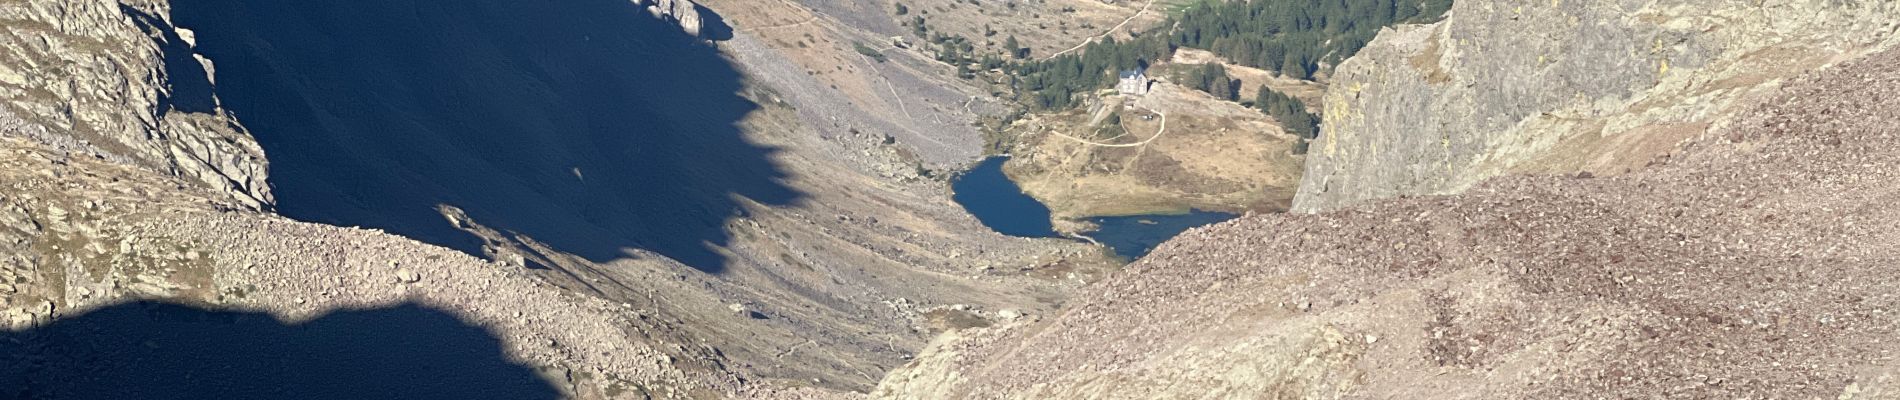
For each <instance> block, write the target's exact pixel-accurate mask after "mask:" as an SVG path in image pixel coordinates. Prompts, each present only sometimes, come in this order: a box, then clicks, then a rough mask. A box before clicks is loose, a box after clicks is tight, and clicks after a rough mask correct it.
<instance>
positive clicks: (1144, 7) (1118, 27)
mask: <svg viewBox="0 0 1900 400" xmlns="http://www.w3.org/2000/svg"><path fill="white" fill-rule="evenodd" d="M1154 5H1155V0H1148V4H1144V5H1142V6H1141V10H1139V11H1135V14H1134V15H1130V16H1128V18H1127V19H1123V20H1122V23H1119V24H1115V27H1112V28H1108V30H1105V31H1102V34H1101V35H1096V36H1092V37H1089V38H1088V39H1083V40H1082V43H1080V44H1076V45H1075V47H1070V48H1069V49H1068V50H1063V51H1058V52H1056V53H1055V54H1050V55H1049V56H1048V57H1043V58H1042V59H1043V60H1048V59H1051V58H1056V57H1060V56H1062V55H1063V54H1068V53H1069V52H1071V51H1076V50H1081V49H1082V47H1083V46H1088V45H1089V43H1095V41H1097V40H1102V38H1105V37H1108V35H1113V34H1115V31H1118V30H1121V29H1122V27H1124V26H1128V23H1129V22H1134V21H1135V18H1137V17H1140V16H1141V15H1142V14H1147V13H1148V8H1150V7H1154Z"/></svg>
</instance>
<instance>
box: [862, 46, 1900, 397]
mask: <svg viewBox="0 0 1900 400" xmlns="http://www.w3.org/2000/svg"><path fill="white" fill-rule="evenodd" d="M1738 110H1741V111H1742V114H1739V115H1738V116H1737V117H1736V118H1734V119H1733V120H1732V123H1731V124H1729V125H1728V126H1726V127H1722V128H1717V129H1716V130H1715V131H1714V132H1712V133H1714V134H1712V135H1703V136H1699V137H1697V138H1694V139H1691V140H1690V141H1689V142H1686V143H1685V144H1684V145H1683V147H1684V150H1682V151H1681V153H1680V154H1678V155H1677V156H1674V157H1671V158H1670V159H1669V160H1668V161H1666V162H1663V163H1661V164H1660V165H1657V166H1654V167H1651V168H1647V169H1644V170H1641V171H1636V172H1633V173H1630V174H1625V175H1621V176H1615V177H1607V178H1586V177H1579V176H1512V177H1503V178H1496V179H1493V180H1490V181H1487V182H1486V183H1484V184H1481V185H1479V186H1476V187H1474V188H1473V189H1471V190H1469V191H1467V192H1465V193H1463V194H1459V195H1451V196H1434V197H1415V198H1408V199H1399V200H1392V201H1387V202H1381V203H1377V204H1365V205H1360V206H1354V207H1351V208H1349V209H1346V210H1341V211H1336V212H1328V213H1322V214H1262V215H1254V216H1250V217H1245V218H1242V219H1239V220H1236V221H1233V222H1229V223H1225V224H1221V225H1216V226H1213V227H1210V228H1205V229H1201V230H1197V231H1191V232H1189V233H1187V234H1183V235H1182V236H1180V237H1177V238H1176V239H1175V240H1173V241H1170V242H1168V243H1167V244H1164V245H1162V246H1161V247H1160V248H1159V249H1157V250H1156V251H1155V252H1154V253H1152V254H1151V255H1149V256H1148V257H1146V258H1144V259H1142V260H1140V261H1137V262H1136V263H1134V264H1131V265H1130V266H1128V267H1127V268H1126V269H1124V270H1122V271H1119V272H1117V273H1115V274H1113V275H1112V276H1110V277H1109V278H1107V279H1106V280H1104V281H1102V282H1100V283H1099V284H1097V285H1095V286H1093V287H1091V288H1090V289H1089V290H1088V291H1087V293H1085V294H1082V295H1080V296H1077V298H1076V299H1074V300H1073V301H1072V302H1070V303H1069V305H1068V307H1066V308H1065V310H1064V312H1062V313H1060V314H1057V315H1054V316H1052V317H1050V318H1049V319H1048V320H1045V321H1041V322H1033V323H1019V324H1011V325H1005V326H1001V327H996V328H984V329H978V330H972V331H966V332H959V333H958V334H957V335H958V336H960V337H962V338H964V339H963V340H946V341H941V342H938V343H937V344H936V345H934V346H933V347H932V348H931V350H928V351H926V352H924V353H923V354H920V355H919V356H918V357H917V359H918V361H917V362H915V363H913V364H911V365H910V366H907V367H906V368H905V369H901V370H898V371H894V372H893V373H891V374H890V375H889V376H888V377H887V378H886V380H885V381H884V382H883V385H881V386H880V387H879V389H878V391H877V392H875V393H874V394H873V396H874V397H877V398H893V399H950V398H971V399H1003V398H1020V399H1044V398H1090V399H1150V398H1275V399H1280V398H1303V399H1333V398H1373V399H1384V398H1412V399H1432V398H1447V399H1453V398H1456V399H1469V398H1486V399H1517V398H1537V399H1552V398H1840V399H1862V398H1891V396H1893V395H1894V393H1896V390H1900V387H1896V384H1900V380H1897V379H1896V378H1897V377H1900V359H1897V358H1896V354H1900V343H1896V342H1894V341H1893V340H1892V338H1894V337H1895V336H1896V335H1900V319H1896V318H1894V315H1893V313H1894V312H1895V309H1896V307H1900V295H1896V293H1895V292H1894V291H1893V290H1892V287H1893V286H1894V285H1895V284H1897V283H1900V278H1896V276H1900V274H1896V273H1895V272H1896V271H1895V266H1896V265H1900V253H1897V252H1896V251H1895V250H1896V249H1895V242H1894V240H1893V238H1895V237H1900V205H1897V204H1900V203H1896V202H1895V199H1900V189H1897V188H1900V169H1896V168H1894V166H1895V165H1900V135H1896V134H1895V127H1900V50H1896V51H1888V52H1885V53H1881V54H1878V55H1875V56H1872V57H1869V58H1866V59H1863V60H1859V61H1851V62H1847V63H1844V64H1840V65H1839V66H1836V67H1831V68H1830V69H1828V70H1825V71H1823V72H1822V73H1819V74H1816V75H1814V76H1812V77H1807V78H1801V79H1800V80H1797V81H1793V82H1792V83H1788V84H1786V86H1784V87H1783V88H1782V89H1780V90H1779V91H1778V93H1777V94H1775V95H1773V96H1772V97H1770V98H1767V99H1766V100H1765V102H1761V103H1759V104H1757V105H1753V106H1747V107H1738Z"/></svg>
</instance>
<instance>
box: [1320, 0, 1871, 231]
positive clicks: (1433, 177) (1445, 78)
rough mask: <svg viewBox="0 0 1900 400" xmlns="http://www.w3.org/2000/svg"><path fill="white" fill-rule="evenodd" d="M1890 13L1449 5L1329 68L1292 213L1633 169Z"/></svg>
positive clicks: (1867, 41)
mask: <svg viewBox="0 0 1900 400" xmlns="http://www.w3.org/2000/svg"><path fill="white" fill-rule="evenodd" d="M1896 21H1900V5H1896V3H1894V2H1890V1H1768V2H1761V1H1741V0H1723V1H1689V0H1664V1H1651V2H1629V1H1624V2H1607V3H1606V2H1600V1H1574V0H1561V1H1554V2H1536V1H1507V2H1484V1H1470V2H1459V3H1458V4H1457V6H1455V7H1454V9H1453V10H1452V12H1451V13H1450V14H1449V16H1448V18H1447V19H1446V20H1445V21H1443V22H1439V23H1436V24H1432V25H1425V26H1406V27H1400V28H1396V29H1393V30H1389V31H1387V32H1384V33H1382V34H1381V35H1380V36H1379V38H1378V39H1377V40H1375V41H1374V42H1373V43H1372V44H1371V45H1369V46H1367V47H1366V49H1365V50H1364V51H1362V52H1360V53H1359V54H1358V55H1357V56H1355V57H1353V58H1352V59H1350V60H1348V61H1346V62H1345V63H1342V64H1341V65H1340V66H1339V68H1338V70H1337V73H1336V74H1335V75H1334V83H1333V85H1332V86H1331V88H1330V89H1329V91H1328V93H1327V95H1326V98H1325V104H1326V110H1327V112H1326V115H1325V122H1324V123H1325V128H1324V131H1325V133H1324V134H1323V136H1322V137H1321V138H1320V139H1319V140H1318V141H1317V142H1315V143H1314V144H1313V146H1312V152H1311V154H1310V155H1309V156H1308V159H1307V164H1306V175H1305V177H1304V181H1303V182H1302V183H1301V186H1300V191H1299V194H1298V195H1297V197H1296V199H1295V201H1294V209H1295V210H1296V211H1319V210H1328V209H1335V208H1340V207H1342V206H1345V205H1350V204H1354V203H1358V202H1362V201H1366V200H1372V199H1380V198H1389V197H1395V196H1403V195H1414V194H1440V193H1454V192H1458V191H1462V190H1464V189H1465V188H1468V187H1471V186H1472V185H1473V184H1476V183H1477V182H1479V181H1481V180H1483V179H1485V178H1489V177H1494V176H1499V175H1503V174H1508V173H1543V172H1548V173H1577V172H1581V171H1587V172H1590V173H1592V174H1594V175H1609V174H1616V173H1622V172H1625V171H1628V170H1632V169H1636V168H1641V167H1642V166H1644V165H1646V164H1648V163H1649V162H1650V161H1651V160H1652V159H1654V158H1656V157H1658V156H1662V155H1664V154H1666V153H1668V152H1669V151H1671V150H1672V149H1674V147H1675V145H1676V144H1677V143H1679V142H1681V141H1683V140H1684V139H1685V138H1689V137H1694V136H1696V135H1700V134H1703V133H1704V132H1707V131H1708V130H1709V129H1710V128H1711V127H1712V126H1720V125H1723V124H1724V122H1725V121H1727V117H1728V116H1732V115H1734V114H1736V108H1735V107H1736V105H1737V104H1742V103H1744V102H1745V100H1746V99H1749V98H1751V97H1754V96H1757V95H1759V94H1761V93H1764V92H1766V91H1769V90H1771V89H1772V88H1774V87H1776V86H1778V85H1780V84H1781V82H1782V81H1783V79H1784V78H1786V77H1790V76H1794V75H1795V74H1798V73H1801V72H1805V71H1810V70H1813V69H1816V68H1819V67H1822V66H1824V65H1829V64H1831V63H1834V62H1837V61H1840V60H1842V59H1846V58H1851V57H1854V56H1857V55H1861V54H1865V53H1866V51H1868V50H1869V49H1874V48H1879V47H1882V46H1884V45H1887V44H1890V43H1892V42H1893V38H1894V31H1895V29H1896V27H1900V25H1896Z"/></svg>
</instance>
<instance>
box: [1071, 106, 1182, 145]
mask: <svg viewBox="0 0 1900 400" xmlns="http://www.w3.org/2000/svg"><path fill="white" fill-rule="evenodd" d="M1141 109H1143V110H1147V111H1148V112H1151V113H1155V115H1160V116H1161V127H1160V128H1156V129H1155V135H1154V136H1149V137H1148V139H1146V140H1142V141H1140V142H1135V143H1120V144H1109V143H1100V142H1095V141H1091V140H1088V139H1083V138H1079V137H1074V136H1069V135H1066V134H1063V133H1062V132H1057V131H1054V130H1050V131H1049V133H1052V134H1055V135H1056V136H1061V137H1062V138H1064V139H1069V140H1073V141H1076V142H1077V143H1081V144H1086V145H1090V146H1099V147H1141V146H1146V145H1148V143H1149V142H1153V141H1155V139H1160V138H1161V134H1163V133H1168V114H1167V113H1164V112H1160V111H1156V110H1154V109H1151V108H1147V107H1142V108H1141ZM1116 137H1121V136H1116ZM1111 139H1113V138H1111Z"/></svg>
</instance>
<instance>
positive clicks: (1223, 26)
mask: <svg viewBox="0 0 1900 400" xmlns="http://www.w3.org/2000/svg"><path fill="white" fill-rule="evenodd" d="M1168 4H1169V5H1168V6H1167V7H1166V9H1167V10H1168V12H1169V17H1168V19H1167V20H1166V21H1163V22H1162V23H1161V25H1160V26H1162V27H1164V28H1161V29H1160V30H1157V31H1150V32H1142V33H1138V34H1136V35H1135V37H1134V38H1133V39H1130V40H1127V41H1119V42H1118V41H1115V40H1113V39H1112V38H1110V39H1107V40H1103V41H1101V42H1097V43H1093V44H1090V45H1087V46H1084V47H1083V49H1082V51H1081V53H1079V54H1065V55H1062V56H1059V57H1055V58H1051V59H1048V60H1042V61H1035V62H1027V63H1022V64H1019V65H1017V66H1016V67H1015V68H1014V69H1013V71H1014V76H1012V78H1011V83H1012V86H1013V87H1015V88H1016V89H1017V92H1018V98H1019V100H1022V101H1023V103H1025V104H1027V105H1029V106H1030V107H1032V108H1036V109H1042V110H1059V109H1067V108H1070V107H1073V106H1075V105H1076V104H1078V101H1077V99H1076V96H1077V95H1081V94H1087V93H1091V92H1094V91H1095V90H1099V89H1102V88H1106V87H1109V86H1110V85H1112V84H1113V83H1114V81H1115V75H1114V74H1115V72H1116V71H1121V70H1129V69H1134V68H1139V67H1145V66H1147V65H1148V64H1150V63H1152V62H1154V61H1158V60H1166V59H1168V58H1171V57H1172V56H1173V54H1174V51H1175V50H1176V49H1179V48H1182V47H1188V48H1198V49H1205V50H1208V51H1212V52H1214V53H1215V54H1218V55H1220V56H1221V57H1223V58H1226V59H1228V60H1230V61H1232V62H1234V63H1236V64H1240V65H1245V66H1250V67H1256V68H1260V69H1264V70H1268V71H1275V72H1279V73H1281V74H1282V75H1284V76H1286V77H1290V78H1294V79H1311V78H1312V76H1313V75H1314V74H1316V73H1318V72H1319V71H1320V69H1321V68H1322V67H1323V66H1330V65H1337V64H1338V63H1339V61H1340V60H1344V59H1346V58H1347V57H1351V56H1352V55H1353V54H1356V53H1358V51H1359V49H1361V48H1364V47H1365V45H1366V43H1367V42H1369V41H1371V40H1372V38H1373V37H1374V36H1375V35H1377V34H1378V32H1379V29H1380V28H1383V27H1386V26H1391V25H1393V24H1400V23H1422V22H1430V21H1433V20H1437V19H1439V18H1441V17H1442V16H1443V15H1444V13H1445V12H1446V11H1447V10H1450V9H1451V0H1234V1H1216V0H1190V1H1185V2H1171V3H1168ZM1190 74H1191V78H1193V79H1189V81H1188V82H1186V84H1188V85H1189V86H1195V87H1197V88H1200V89H1202V90H1206V91H1208V92H1209V93H1214V94H1215V97H1219V98H1223V99H1228V100H1239V97H1240V96H1239V93H1238V85H1236V84H1234V83H1233V81H1232V80H1231V78H1226V77H1225V71H1217V70H1203V71H1194V72H1190ZM1258 97H1259V96H1256V107H1262V110H1263V111H1266V112H1267V113H1268V114H1270V115H1275V116H1276V117H1281V116H1285V118H1283V119H1282V121H1291V123H1292V124H1296V125H1301V124H1305V123H1306V120H1308V119H1310V120H1313V121H1317V118H1314V117H1311V115H1310V114H1307V115H1306V116H1305V117H1301V116H1299V115H1298V114H1305V111H1304V110H1305V107H1304V106H1303V105H1299V106H1297V107H1294V106H1289V105H1287V104H1288V103H1289V102H1291V103H1297V100H1292V99H1290V98H1287V99H1280V98H1278V97H1275V98H1272V99H1270V100H1271V101H1266V102H1262V101H1259V100H1258ZM1294 109H1297V110H1299V112H1298V113H1293V112H1290V111H1287V110H1294ZM1313 124H1314V125H1317V122H1314V123H1313ZM1289 129H1294V130H1296V131H1297V132H1300V133H1301V136H1304V137H1312V136H1316V135H1317V133H1316V132H1317V128H1313V129H1308V128H1306V127H1304V126H1299V127H1294V126H1289ZM1309 131H1311V132H1313V133H1308V132H1309Z"/></svg>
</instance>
